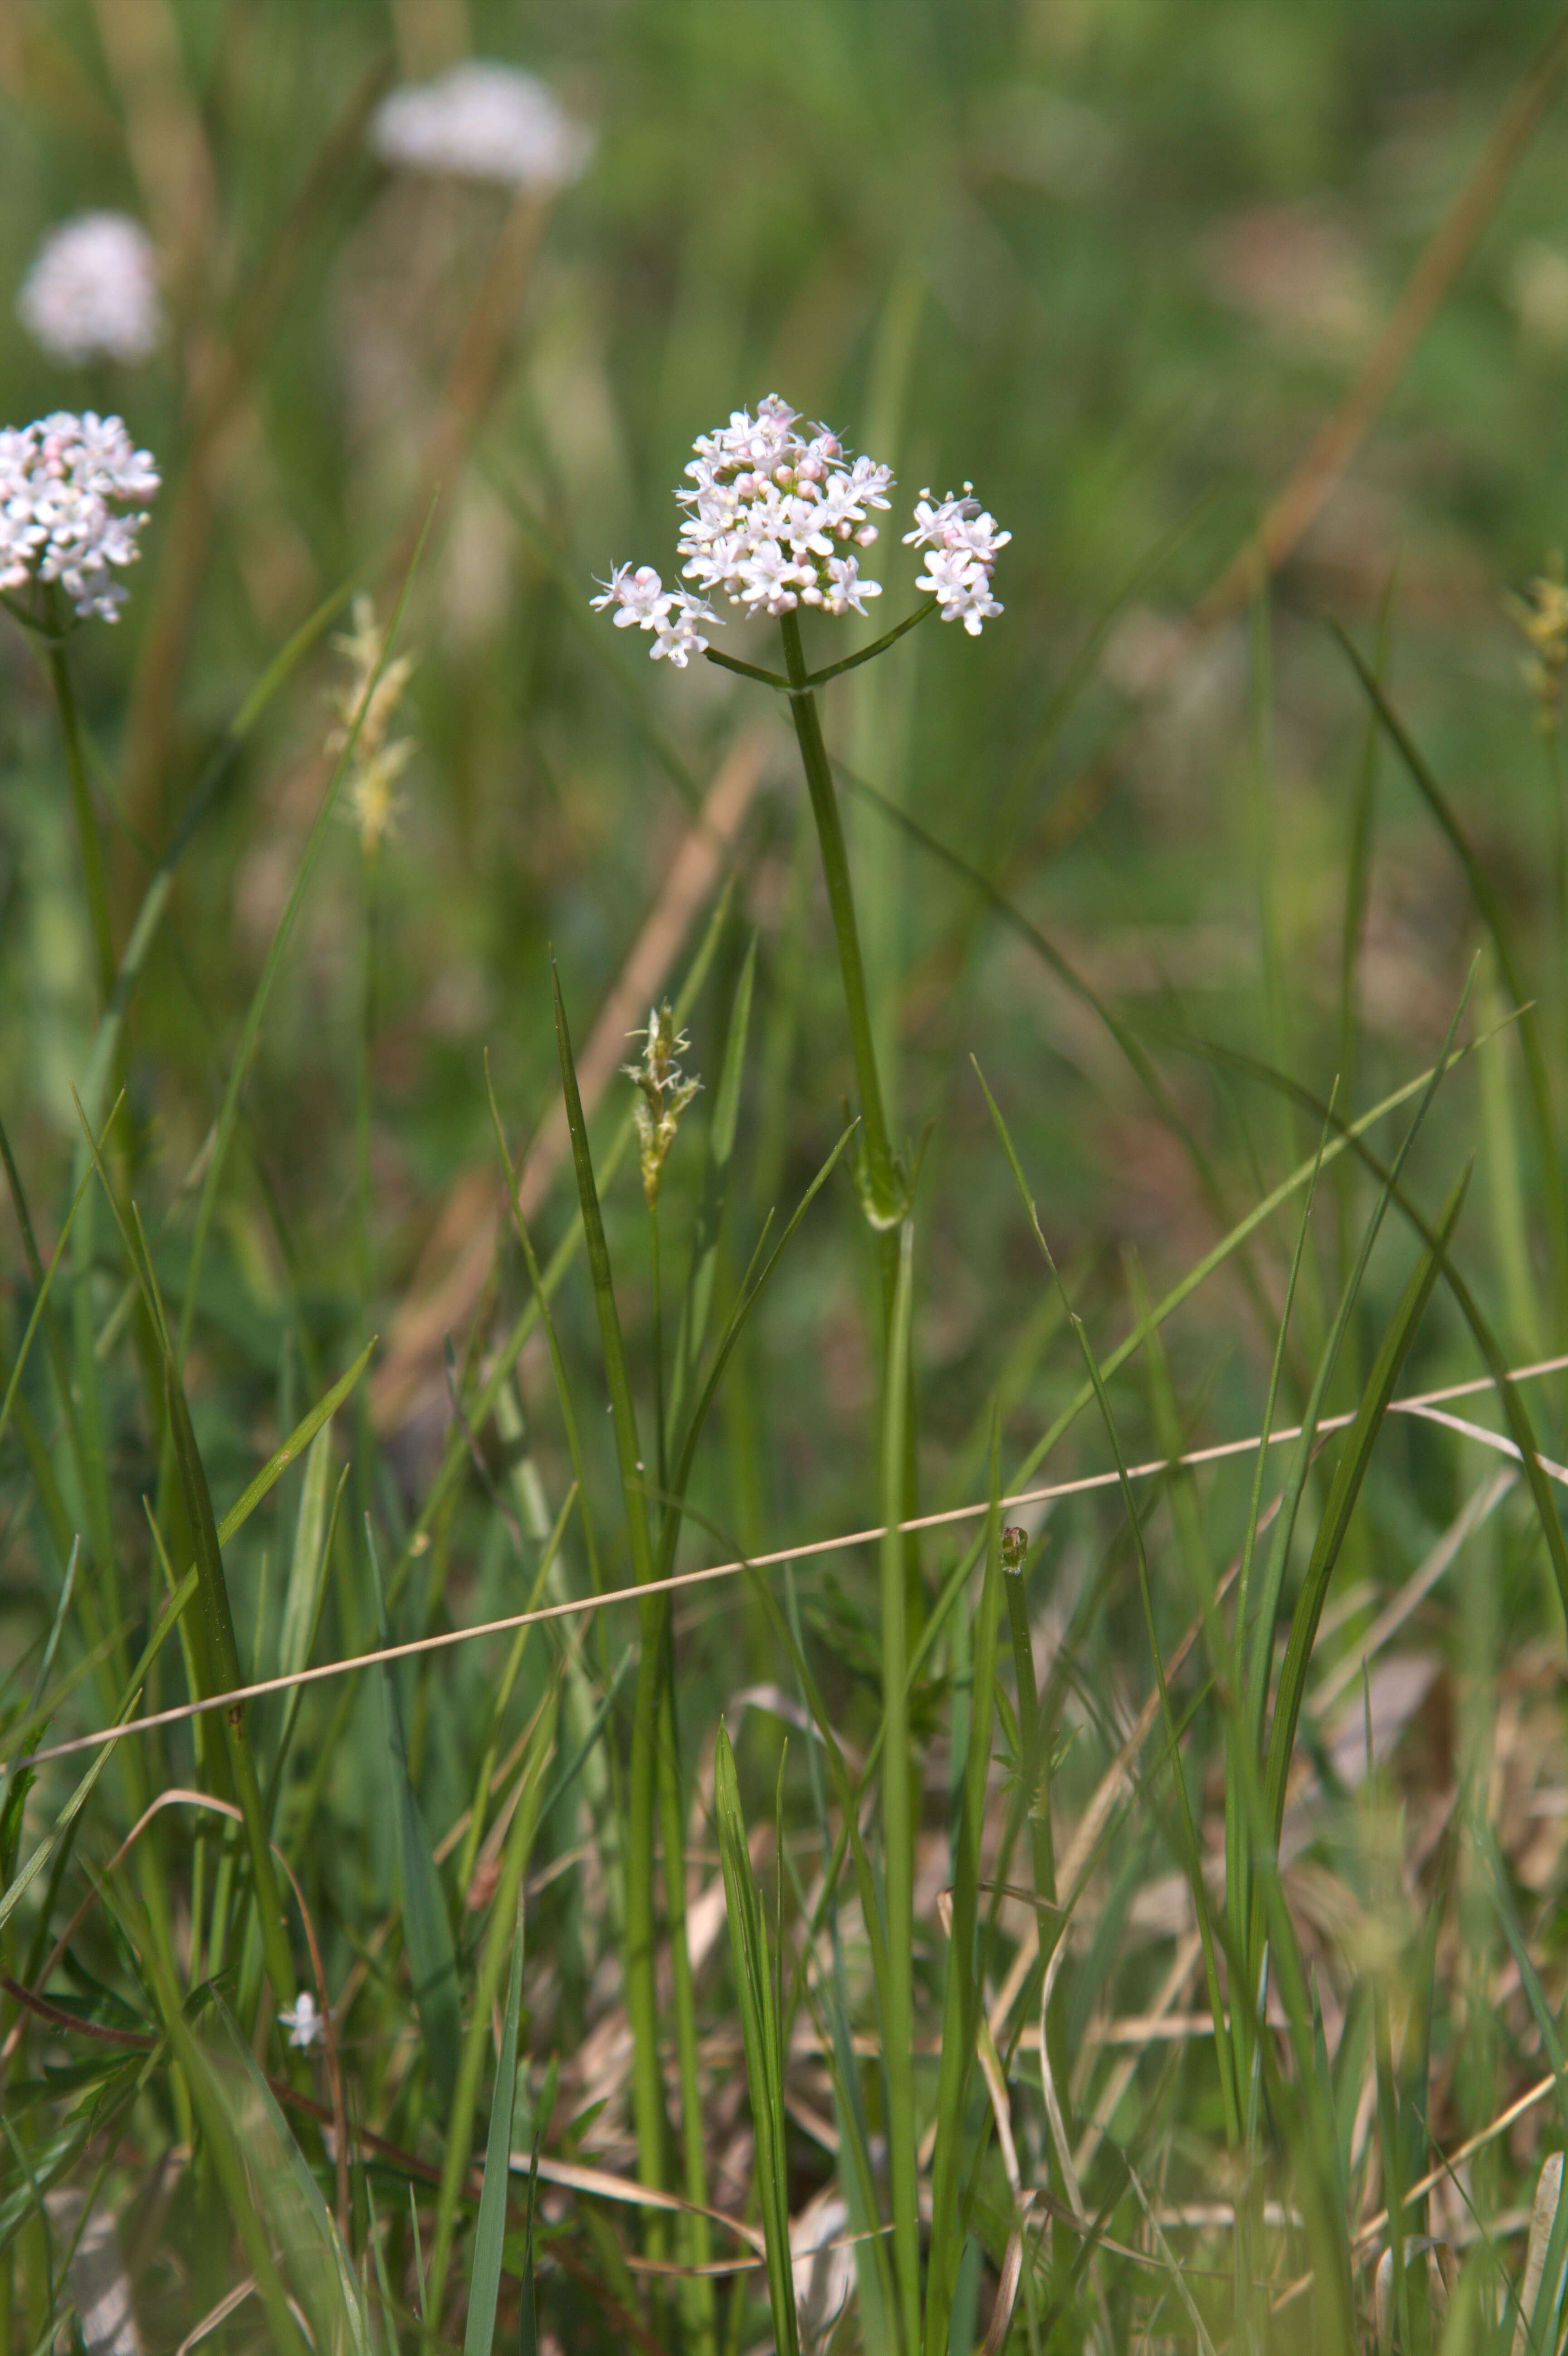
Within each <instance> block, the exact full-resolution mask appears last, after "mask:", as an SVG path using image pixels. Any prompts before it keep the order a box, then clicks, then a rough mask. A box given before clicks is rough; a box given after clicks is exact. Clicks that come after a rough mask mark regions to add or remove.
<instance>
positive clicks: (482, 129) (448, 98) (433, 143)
mask: <svg viewBox="0 0 1568 2356" xmlns="http://www.w3.org/2000/svg"><path fill="white" fill-rule="evenodd" d="M370 144H371V145H372V147H374V149H375V151H376V153H377V155H379V156H380V158H381V160H382V162H383V163H385V164H396V165H401V166H404V167H405V169H407V170H409V171H413V172H450V173H453V174H454V175H455V176H456V177H458V178H460V179H466V180H498V181H499V182H501V184H502V185H503V186H504V187H513V188H556V187H564V186H565V185H566V183H567V182H568V181H570V180H575V179H576V178H578V177H579V176H580V174H581V172H582V171H583V170H584V169H585V168H586V166H587V163H588V159H589V157H590V156H591V155H592V153H593V134H592V132H591V131H590V130H589V129H588V128H587V126H586V125H585V124H583V123H579V122H577V121H576V120H575V119H574V118H573V117H572V116H571V115H570V114H568V113H567V112H566V110H565V108H564V107H563V106H562V105H561V104H560V102H559V100H557V99H556V97H555V96H554V94H553V93H552V92H551V91H549V90H548V89H547V88H546V87H545V85H544V83H543V82H542V81H540V80H538V79H537V77H536V76H534V75H533V74H530V73H524V72H523V71H522V70H521V69H520V68H519V67H517V66H507V65H497V64H495V63H492V62H489V61H487V60H485V59H466V60H465V61H464V63H463V64H461V65H455V66H453V67H451V68H450V69H449V70H448V71H447V72H445V73H443V74H441V75H439V76H438V77H437V79H436V80H434V81H431V82H424V83H421V84H420V85H418V86H416V87H411V88H409V89H406V90H397V91H393V92H392V94H391V96H390V97H389V98H386V99H383V100H382V102H381V103H380V105H379V107H378V108H377V110H376V112H375V115H374V116H373V118H372V120H371V124H370Z"/></svg>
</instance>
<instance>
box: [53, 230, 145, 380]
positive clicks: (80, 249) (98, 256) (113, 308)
mask: <svg viewBox="0 0 1568 2356" xmlns="http://www.w3.org/2000/svg"><path fill="white" fill-rule="evenodd" d="M16 316H17V317H18V318H19V319H20V321H21V322H22V325H23V327H26V329H27V333H28V335H29V336H31V337H32V338H33V340H34V342H35V343H36V344H37V345H39V346H40V347H41V348H42V349H43V350H44V351H46V352H48V356H49V358H50V359H54V360H61V361H64V362H65V363H66V365H67V366H68V367H75V366H79V365H80V363H81V362H82V361H83V360H91V359H112V360H144V359H146V358H147V357H148V355H149V353H151V352H153V351H155V349H156V348H157V346H158V344H159V342H160V341H161V340H162V337H163V332H164V315H163V310H162V306H161V305H160V304H159V301H158V274H157V257H156V255H155V252H154V251H153V241H152V240H151V238H149V237H148V235H147V232H146V230H144V228H143V227H142V225H141V223H140V222H139V221H133V220H132V219H131V218H130V216H129V215H128V214H126V213H79V214H78V215H77V217H76V219H75V220H68V221H61V222H60V224H59V227H58V228H56V229H52V230H49V232H48V236H47V237H46V238H45V239H44V241H43V243H42V244H41V245H40V246H39V248H38V251H37V254H36V255H35V256H34V258H33V266H32V268H31V269H30V270H29V271H28V273H27V277H26V278H25V279H24V280H23V282H22V289H21V292H20V294H19V295H17V297H16Z"/></svg>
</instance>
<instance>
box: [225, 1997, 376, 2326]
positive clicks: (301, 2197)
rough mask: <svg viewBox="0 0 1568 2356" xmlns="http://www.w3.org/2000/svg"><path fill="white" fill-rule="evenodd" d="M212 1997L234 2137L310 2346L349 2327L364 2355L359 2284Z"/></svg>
mask: <svg viewBox="0 0 1568 2356" xmlns="http://www.w3.org/2000/svg"><path fill="white" fill-rule="evenodd" d="M212 2002H213V2008H214V2011H215V2012H216V2014H217V2018H218V2021H219V2027H220V2029H222V2031H223V2037H224V2046H225V2060H226V2061H227V2063H228V2068H229V2072H232V2073H233V2074H234V2075H235V2076H236V2077H237V2078H238V2080H239V2082H240V2086H241V2088H242V2089H243V2097H242V2108H241V2111H240V2118H239V2120H238V2121H237V2123H236V2134H237V2136H238V2139H239V2141H240V2145H241V2147H242V2149H243V2150H244V2152H245V2155H246V2158H247V2161H248V2163H249V2166H250V2168H251V2172H252V2174H253V2175H254V2176H255V2178H256V2180H257V2182H258V2184H259V2185H260V2187H261V2197H262V2204H263V2206H264V2208H265V2210H266V2211H267V2212H268V2215H269V2219H270V2222H271V2223H272V2231H273V2236H274V2239H275V2240H276V2241H277V2243H278V2244H279V2246H280V2247H281V2248H282V2249H283V2250H285V2251H286V2252H287V2253H288V2260H289V2265H290V2267H291V2270H292V2271H293V2275H294V2277H295V2280H296V2282H298V2284H299V2287H300V2290H301V2293H302V2303H303V2304H304V2306H305V2308H306V2309H307V2311H308V2312H309V2314H310V2316H311V2319H312V2322H313V2323H314V2325H315V2330H316V2344H317V2346H318V2347H320V2346H323V2345H326V2346H332V2345H334V2344H337V2345H341V2344H342V2341H341V2338H340V2335H341V2334H342V2333H343V2331H344V2330H345V2329H347V2345H348V2348H349V2349H351V2350H352V2351H353V2356H370V2336H369V2329H368V2321H367V2318H366V2314H365V2308H364V2303H363V2301H362V2299H361V2297H360V2295H359V2286H358V2284H357V2281H356V2280H355V2277H354V2269H353V2267H352V2265H350V2264H349V2262H348V2256H347V2252H346V2251H345V2249H344V2247H343V2243H342V2240H341V2238H340V2236H339V2234H338V2231H337V2228H336V2225H335V2224H334V2223H333V2221H332V2214H331V2211H329V2210H328V2208H327V2205H326V2203H325V2201H324V2200H323V2199H322V2197H321V2190H320V2187H319V2186H318V2185H317V2183H316V2180H315V2176H314V2174H313V2173H312V2171H311V2168H310V2164H309V2162H308V2161H307V2159H306V2158H305V2156H304V2152H303V2151H302V2150H301V2149H300V2147H299V2144H298V2142H297V2141H296V2140H295V2137H294V2136H293V2132H292V2130H291V2129H290V2127H289V2125H288V2122H287V2121H286V2120H285V2118H284V2117H283V2112H282V2111H281V2110H280V2109H279V2107H278V2102H277V2097H276V2096H275V2095H274V2094H273V2093H272V2088H271V2087H270V2086H269V2085H268V2083H267V2081H266V2079H265V2078H264V2077H263V2075H262V2074H261V2068H260V2066H259V2064H258V2063H257V2061H256V2057H255V2054H254V2053H253V2052H252V2051H251V2047H250V2045H249V2043H248V2042H247V2040H246V2038H245V2034H244V2031H243V2030H242V2029H240V2023H239V2022H238V2021H237V2020H236V2019H235V2018H234V2015H233V2014H232V2013H231V2012H230V2011H229V2007H228V2005H227V2004H226V2003H225V2002H224V2000H223V1997H222V1996H221V1994H220V1993H219V1992H218V1991H217V1990H216V1989H215V1990H214V1992H213V1998H212ZM213 2058H216V2057H213ZM215 2074H216V2072H215ZM219 2083H222V2079H221V2077H220V2078H219Z"/></svg>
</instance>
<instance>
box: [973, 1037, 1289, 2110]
mask: <svg viewBox="0 0 1568 2356" xmlns="http://www.w3.org/2000/svg"><path fill="white" fill-rule="evenodd" d="M978 1068H979V1067H978V1066H976V1070H977V1071H978ZM980 1086H981V1087H982V1088H985V1090H986V1102H987V1105H988V1106H989V1107H990V1112H991V1119H993V1121H994V1122H995V1123H996V1126H997V1135H998V1136H999V1138H1000V1139H1001V1142H1002V1150H1003V1151H1004V1152H1005V1153H1006V1155H1007V1157H1008V1167H1009V1168H1010V1170H1011V1171H1012V1173H1013V1181H1014V1183H1015V1184H1016V1185H1017V1187H1018V1190H1019V1194H1020V1196H1021V1197H1022V1200H1023V1204H1024V1207H1025V1209H1026V1211H1027V1212H1028V1214H1029V1225H1030V1227H1031V1228H1032V1229H1033V1232H1034V1237H1035V1240H1036V1242H1037V1243H1038V1244H1039V1246H1040V1251H1041V1253H1042V1254H1043V1255H1044V1258H1045V1264H1046V1266H1047V1268H1048V1269H1050V1270H1051V1279H1052V1281H1053V1282H1054V1283H1055V1284H1056V1285H1057V1286H1058V1288H1059V1289H1060V1287H1061V1278H1060V1276H1058V1274H1057V1269H1056V1262H1055V1261H1054V1259H1053V1258H1051V1247H1050V1245H1049V1244H1048V1243H1047V1242H1046V1240H1045V1236H1044V1234H1043V1232H1042V1230H1041V1228H1040V1215H1039V1212H1038V1211H1037V1209H1036V1207H1035V1201H1034V1197H1033V1195H1032V1194H1030V1192H1029V1183H1028V1181H1027V1179H1026V1178H1025V1176H1024V1173H1023V1165H1022V1164H1021V1162H1019V1157H1018V1152H1017V1150H1016V1149H1015V1147H1014V1144H1013V1141H1012V1138H1011V1135H1010V1134H1009V1132H1008V1126H1007V1123H1006V1122H1005V1121H1004V1120H1003V1119H1002V1116H1001V1114H1000V1112H999V1111H998V1110H997V1102H996V1099H995V1098H994V1097H993V1096H992V1094H991V1091H990V1089H989V1088H988V1087H986V1081H985V1077H984V1075H981V1077H980ZM1063 1307H1064V1308H1065V1310H1066V1314H1067V1321H1068V1323H1069V1324H1070V1325H1071V1327H1072V1333H1073V1335H1074V1338H1075V1339H1076V1341H1077V1344H1078V1347H1079V1350H1080V1351H1081V1353H1082V1355H1083V1363H1084V1365H1085V1366H1086V1367H1087V1368H1088V1370H1089V1379H1090V1382H1091V1383H1092V1385H1093V1391H1094V1397H1095V1399H1096V1401H1097V1402H1098V1405H1099V1408H1100V1419H1101V1421H1102V1423H1103V1424H1104V1430H1105V1437H1106V1439H1107V1440H1109V1442H1110V1445H1111V1453H1112V1455H1113V1457H1114V1459H1115V1466H1116V1473H1117V1478H1118V1480H1119V1482H1120V1484H1121V1491H1122V1500H1123V1503H1124V1505H1125V1507H1126V1514H1127V1526H1128V1528H1129V1530H1130V1531H1131V1533H1132V1539H1133V1549H1134V1556H1135V1558H1136V1563H1137V1573H1138V1593H1139V1596H1140V1598H1141V1600H1142V1603H1143V1612H1144V1623H1145V1626H1146V1629H1147V1634H1148V1641H1149V1650H1150V1653H1151V1654H1152V1655H1153V1659H1154V1672H1155V1683H1156V1685H1157V1688H1158V1692H1159V1706H1160V1715H1161V1717H1162V1718H1163V1719H1164V1720H1165V1729H1166V1740H1167V1745H1168V1751H1169V1755H1170V1772H1171V1780H1172V1783H1174V1785H1175V1788H1176V1796H1177V1806H1178V1816H1179V1823H1180V1826H1181V1848H1182V1868H1183V1870H1184V1872H1185V1873H1186V1875H1187V1879H1188V1883H1189V1889H1190V1890H1191V1894H1192V1909H1193V1913H1194V1915H1195V1917H1196V1919H1197V1922H1198V1928H1199V1931H1200V1933H1201V1935H1202V1941H1203V1965H1204V1971H1205V1973H1206V1975H1207V1977H1208V1982H1209V2000H1210V2006H1211V2011H1212V2014H1213V2021H1214V2051H1215V2056H1216V2060H1217V2063H1218V2069H1219V2076H1220V2089H1221V2095H1222V2097H1223V2100H1224V2105H1225V2126H1226V2132H1227V2135H1228V2136H1229V2138H1230V2141H1231V2144H1232V2148H1234V2147H1235V2146H1236V2145H1237V2144H1238V2143H1239V2142H1240V2141H1241V2134H1242V2120H1241V2109H1240V2105H1239V2104H1238V2101H1237V2097H1236V2088H1235V2082H1234V2079H1233V2076H1232V2068H1231V2061H1232V2056H1231V2051H1230V2047H1229V2045H1228V2044H1227V2042H1226V2039H1225V2032H1224V2029H1223V2026H1222V2023H1223V2020H1224V2007H1223V2003H1222V1999H1221V1986H1220V1972H1219V1958H1218V1951H1217V1949H1216V1946H1215V1935H1214V1926H1213V1921H1212V1911H1211V1906H1210V1902H1209V1892H1208V1887H1207V1884H1206V1883H1205V1881H1204V1879H1203V1865H1202V1857H1201V1852H1200V1847H1199V1842H1198V1830H1197V1826H1196V1825H1195V1824H1194V1823H1193V1820H1192V1803H1191V1799H1190V1796H1189V1793H1188V1789H1187V1779H1186V1775H1185V1773H1184V1772H1183V1768H1182V1763H1181V1747H1180V1741H1179V1735H1178V1731H1177V1725H1176V1716H1175V1712H1174V1711H1173V1709H1172V1708H1171V1704H1170V1693H1169V1689H1168V1687H1167V1684H1166V1677H1165V1658H1164V1655H1163V1654H1162V1652H1161V1650H1160V1644H1159V1631H1158V1628H1157V1623H1156V1621H1155V1612H1154V1591H1153V1589H1152V1587H1151V1585H1150V1581H1149V1570H1148V1557H1147V1553H1146V1552H1145V1549H1144V1540H1143V1524H1142V1521H1141V1519H1140V1516H1139V1514H1138V1509H1137V1500H1136V1498H1135V1496H1134V1495H1133V1486H1132V1483H1131V1481H1130V1480H1129V1478H1128V1476H1127V1465H1126V1458H1125V1454H1124V1453H1123V1450H1122V1441H1121V1434H1120V1432H1119V1430H1117V1427H1116V1419H1115V1415H1114V1414H1113V1412H1112V1409H1111V1401H1110V1395H1109V1393H1108V1392H1107V1390H1106V1388H1105V1381H1104V1374H1103V1373H1102V1371H1101V1367H1100V1362H1099V1360H1098V1359H1097V1358H1096V1357H1095V1355H1094V1352H1093V1346H1092V1345H1091V1343H1090V1340H1089V1336H1088V1333H1087V1332H1086V1331H1085V1329H1084V1325H1083V1319H1082V1318H1081V1317H1080V1316H1079V1315H1078V1313H1077V1312H1076V1311H1075V1310H1074V1309H1073V1308H1072V1304H1071V1303H1070V1302H1069V1301H1066V1298H1065V1295H1064V1296H1063Z"/></svg>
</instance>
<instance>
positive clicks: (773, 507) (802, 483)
mask: <svg viewBox="0 0 1568 2356" xmlns="http://www.w3.org/2000/svg"><path fill="white" fill-rule="evenodd" d="M798 422H799V421H798V417H797V414H796V412H795V410H793V409H791V408H790V407H789V406H788V404H787V403H786V402H782V401H781V400H780V399H779V397H778V395H777V394H776V393H773V392H770V393H769V394H768V396H767V398H766V400H764V401H762V402H758V404H757V413H756V416H755V417H752V415H751V413H750V412H749V411H747V410H744V409H737V410H736V411H735V412H733V414H732V415H731V419H730V423H729V424H728V425H724V426H720V430H719V432H718V433H717V434H699V436H698V439H697V440H696V441H695V442H694V443H693V444H692V448H693V449H694V450H695V452H696V454H697V455H696V456H695V457H694V458H693V460H692V462H691V464H690V466H688V468H687V470H686V471H687V473H688V475H689V476H690V477H691V479H692V483H693V485H694V488H693V489H691V490H689V491H677V493H676V497H677V499H678V500H679V501H680V503H681V505H682V506H683V507H684V508H685V509H687V510H688V513H687V517H686V520H685V522H684V523H683V524H682V525H681V528H680V552H681V554H682V555H683V556H684V557H685V558H686V560H687V561H686V563H685V566H684V567H683V570H684V572H685V573H686V576H687V579H688V581H696V582H699V584H701V586H702V587H703V588H704V589H705V590H711V589H722V590H723V591H724V594H725V595H726V596H727V597H728V598H729V599H730V601H731V605H749V606H750V607H751V609H752V612H753V613H767V614H789V613H793V612H794V610H795V607H796V606H797V605H820V606H821V607H822V610H823V612H824V613H827V614H847V613H848V612H849V611H850V609H851V608H853V610H854V611H855V612H856V613H857V614H863V613H864V612H865V610H866V608H865V606H864V605H863V604H862V603H861V600H862V598H866V597H880V595H881V594H882V593H881V586H880V583H878V582H875V581H862V580H861V578H860V574H859V561H858V560H857V558H856V556H855V555H854V553H853V552H854V550H855V549H857V548H869V547H870V545H871V543H872V541H874V540H875V539H876V537H877V527H876V525H875V524H874V523H872V522H871V521H870V519H869V510H870V509H872V508H885V507H886V506H887V504H888V500H887V494H888V492H889V491H890V490H891V488H892V481H893V476H892V469H891V466H876V465H874V464H873V463H872V461H871V460H870V459H869V458H857V459H856V460H855V461H854V463H853V465H851V464H850V462H849V461H848V459H847V458H846V457H845V455H844V447H843V444H842V443H841V442H840V441H839V439H838V436H837V434H830V433H829V432H828V430H827V426H826V425H818V426H817V427H816V429H815V431H814V432H813V433H811V434H809V436H808V435H806V434H799V433H797V432H796V430H795V428H796V425H797V423H798Z"/></svg>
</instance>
